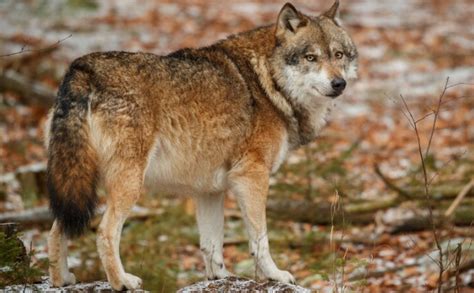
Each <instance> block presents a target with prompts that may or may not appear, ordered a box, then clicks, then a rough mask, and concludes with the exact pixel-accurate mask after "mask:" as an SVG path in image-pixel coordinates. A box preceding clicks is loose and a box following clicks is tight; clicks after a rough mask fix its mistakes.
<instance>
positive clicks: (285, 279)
mask: <svg viewBox="0 0 474 293" xmlns="http://www.w3.org/2000/svg"><path fill="white" fill-rule="evenodd" d="M267 278H268V279H270V280H274V281H278V282H282V283H286V284H295V283H296V281H295V277H293V275H292V274H290V273H289V272H287V271H281V270H277V271H275V272H272V273H271V274H270V275H269V276H267Z"/></svg>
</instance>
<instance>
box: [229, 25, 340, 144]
mask: <svg viewBox="0 0 474 293" xmlns="http://www.w3.org/2000/svg"><path fill="white" fill-rule="evenodd" d="M274 31H275V25H269V26H264V27H260V28H257V29H255V30H252V31H248V32H244V33H241V34H237V35H234V36H231V37H229V38H228V39H226V40H224V41H222V42H221V44H223V45H224V47H227V48H229V49H230V50H232V52H233V53H237V54H238V55H240V57H241V58H243V59H245V60H246V61H247V62H249V63H250V64H251V66H252V69H253V71H254V72H255V74H256V75H257V77H258V79H259V83H260V86H261V88H262V89H263V90H264V92H265V94H266V96H267V98H268V99H269V100H270V102H271V103H272V104H273V105H274V107H275V108H276V109H277V110H278V111H279V112H280V113H281V114H282V115H283V117H284V118H285V120H286V124H287V126H288V134H289V135H288V138H289V143H290V146H291V148H293V149H294V148H297V147H299V146H300V145H304V144H307V143H309V142H311V141H313V140H314V139H315V138H316V136H317V135H318V133H319V131H320V130H321V128H322V127H323V126H324V125H325V123H326V117H327V115H328V113H329V112H330V110H331V107H332V105H333V102H332V101H331V100H329V99H328V100H327V101H321V100H320V101H317V102H311V103H303V102H301V101H302V100H305V99H296V98H295V97H292V96H291V94H290V93H288V92H286V91H285V90H283V89H281V88H280V87H279V85H278V83H277V77H276V76H275V73H274V72H272V70H271V66H270V62H269V58H270V57H271V56H272V54H273V49H274V47H275V42H276V39H275V34H274ZM237 48H238V50H236V49H237ZM300 98H304V97H300Z"/></svg>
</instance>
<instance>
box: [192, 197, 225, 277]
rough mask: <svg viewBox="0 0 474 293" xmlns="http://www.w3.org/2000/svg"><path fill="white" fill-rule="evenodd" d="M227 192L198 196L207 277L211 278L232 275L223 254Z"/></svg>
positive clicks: (197, 206)
mask: <svg viewBox="0 0 474 293" xmlns="http://www.w3.org/2000/svg"><path fill="white" fill-rule="evenodd" d="M224 196H225V194H224V193H222V194H213V195H201V196H197V197H196V218H197V223H198V229H199V234H200V245H201V251H202V255H203V258H204V263H205V264H206V277H207V278H208V279H210V280H212V279H221V278H225V277H227V276H229V275H230V273H229V272H228V271H227V270H226V269H225V265H224V258H223V256H222V245H223V241H224Z"/></svg>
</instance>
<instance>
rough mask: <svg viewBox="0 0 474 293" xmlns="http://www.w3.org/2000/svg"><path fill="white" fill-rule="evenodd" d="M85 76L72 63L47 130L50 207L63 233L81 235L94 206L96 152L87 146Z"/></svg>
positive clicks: (76, 64) (87, 90)
mask: <svg viewBox="0 0 474 293" xmlns="http://www.w3.org/2000/svg"><path fill="white" fill-rule="evenodd" d="M87 79H88V73H87V72H86V71H84V70H82V68H81V65H80V63H79V64H78V63H77V62H76V63H73V64H72V65H71V68H70V69H69V71H68V72H67V74H66V76H65V77H64V80H63V82H62V84H61V86H60V88H59V93H58V98H57V101H56V104H55V106H54V107H55V108H54V110H53V113H52V115H53V116H52V117H51V119H52V121H51V124H50V125H51V126H50V130H49V142H47V145H48V168H47V185H48V191H49V195H50V208H51V211H52V213H53V216H54V218H55V220H56V221H58V223H59V226H60V227H61V230H62V231H63V233H65V234H66V235H67V236H68V237H75V236H79V235H80V234H82V232H83V231H84V229H85V228H86V227H87V226H88V224H89V221H90V219H91V217H92V216H93V215H94V210H95V207H96V205H97V193H96V185H97V181H98V166H97V153H96V151H95V150H94V148H93V147H92V145H91V143H90V138H89V137H90V135H89V131H90V129H89V125H88V123H87V116H88V111H89V93H90V91H89V86H88V85H87Z"/></svg>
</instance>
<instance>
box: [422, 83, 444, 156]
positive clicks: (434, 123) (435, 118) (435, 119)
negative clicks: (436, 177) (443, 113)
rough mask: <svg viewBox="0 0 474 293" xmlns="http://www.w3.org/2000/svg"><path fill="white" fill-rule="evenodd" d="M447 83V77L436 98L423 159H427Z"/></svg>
mask: <svg viewBox="0 0 474 293" xmlns="http://www.w3.org/2000/svg"><path fill="white" fill-rule="evenodd" d="M448 83H449V76H448V77H447V78H446V83H445V84H444V88H443V91H442V92H441V94H440V96H439V98H438V105H437V107H436V110H435V112H434V118H433V125H432V126H431V133H430V138H429V140H428V146H427V147H426V152H425V158H427V157H428V155H429V153H430V147H431V142H432V140H433V135H434V132H435V130H436V122H438V117H439V109H440V108H441V102H442V101H443V97H444V94H445V93H446V90H447V89H448Z"/></svg>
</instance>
